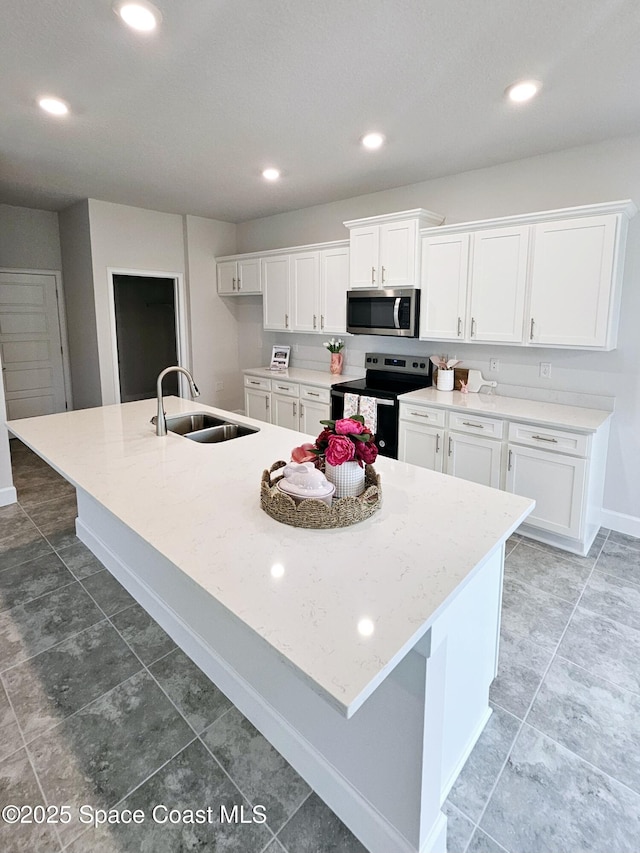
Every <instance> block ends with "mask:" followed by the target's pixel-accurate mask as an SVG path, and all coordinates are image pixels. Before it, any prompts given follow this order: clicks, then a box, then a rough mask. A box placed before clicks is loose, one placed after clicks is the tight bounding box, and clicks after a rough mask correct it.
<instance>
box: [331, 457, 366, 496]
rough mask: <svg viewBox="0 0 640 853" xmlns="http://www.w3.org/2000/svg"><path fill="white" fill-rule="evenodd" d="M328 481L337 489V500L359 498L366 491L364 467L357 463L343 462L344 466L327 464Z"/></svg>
mask: <svg viewBox="0 0 640 853" xmlns="http://www.w3.org/2000/svg"><path fill="white" fill-rule="evenodd" d="M325 474H326V476H327V480H328V481H329V482H330V483H333V485H334V486H335V487H336V491H335V497H336V498H347V497H357V496H358V495H361V494H362V492H363V491H364V467H362V468H361V467H360V466H359V465H358V463H357V462H343V463H342V465H330V464H329V462H327V463H325Z"/></svg>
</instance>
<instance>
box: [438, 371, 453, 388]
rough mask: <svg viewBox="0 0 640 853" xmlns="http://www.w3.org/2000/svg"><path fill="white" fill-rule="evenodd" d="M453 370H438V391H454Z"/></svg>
mask: <svg viewBox="0 0 640 853" xmlns="http://www.w3.org/2000/svg"><path fill="white" fill-rule="evenodd" d="M453 376H454V373H453V370H442V369H439V370H438V378H437V379H436V388H437V389H438V391H453Z"/></svg>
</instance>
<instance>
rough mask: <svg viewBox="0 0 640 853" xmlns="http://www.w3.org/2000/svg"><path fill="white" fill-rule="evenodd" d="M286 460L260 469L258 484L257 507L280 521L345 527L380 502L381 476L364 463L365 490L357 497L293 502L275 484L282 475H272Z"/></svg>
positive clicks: (366, 513) (324, 527) (365, 516)
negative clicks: (259, 481)
mask: <svg viewBox="0 0 640 853" xmlns="http://www.w3.org/2000/svg"><path fill="white" fill-rule="evenodd" d="M286 464H287V463H286V462H274V463H273V465H272V466H271V468H269V470H268V471H267V470H265V471H263V472H262V481H261V483H260V506H261V507H262V509H263V510H264V511H265V512H266V513H267V514H268V515H270V516H271V518H275V520H276V521H281V522H282V523H283V524H290V525H291V526H292V527H312V528H317V529H320V530H326V529H327V528H330V527H348V526H349V525H350V524H357V523H358V522H359V521H364V520H365V518H369V517H370V516H372V515H373V513H374V512H376V510H378V509H380V506H381V505H382V489H381V488H380V477H379V475H378V474H376V472H375V469H374V467H373V465H365V471H364V491H363V493H362V494H361V495H358V497H355V498H352V497H349V498H338V499H337V500H334V501H333V503H332V504H331V506H330V507H329V506H327V504H326V503H324V501H320V500H317V499H313V498H309V499H307V500H303V501H300V503H298V504H296V502H295V501H294V500H293V498H290V497H289V496H288V495H285V494H283V493H282V492H281V491H280V490H279V489H278V487H277V485H276V484H277V482H278V480H281V479H282V475H280V476H276V477H275V478H273V477H272V475H273V474H276V475H277V472H278V471H279V470H280V469H281V468H284V466H285V465H286Z"/></svg>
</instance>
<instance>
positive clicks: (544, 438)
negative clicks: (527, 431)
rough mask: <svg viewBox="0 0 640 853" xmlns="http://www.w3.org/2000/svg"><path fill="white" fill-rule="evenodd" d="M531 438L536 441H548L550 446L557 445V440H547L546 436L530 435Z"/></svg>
mask: <svg viewBox="0 0 640 853" xmlns="http://www.w3.org/2000/svg"><path fill="white" fill-rule="evenodd" d="M531 438H535V439H536V440H537V441H549V442H551V444H557V443H558V439H557V438H549V436H547V435H532V436H531Z"/></svg>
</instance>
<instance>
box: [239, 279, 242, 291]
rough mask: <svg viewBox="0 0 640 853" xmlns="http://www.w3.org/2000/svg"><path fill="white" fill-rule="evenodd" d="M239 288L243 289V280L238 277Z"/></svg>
mask: <svg viewBox="0 0 640 853" xmlns="http://www.w3.org/2000/svg"><path fill="white" fill-rule="evenodd" d="M238 290H242V280H241V279H238Z"/></svg>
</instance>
